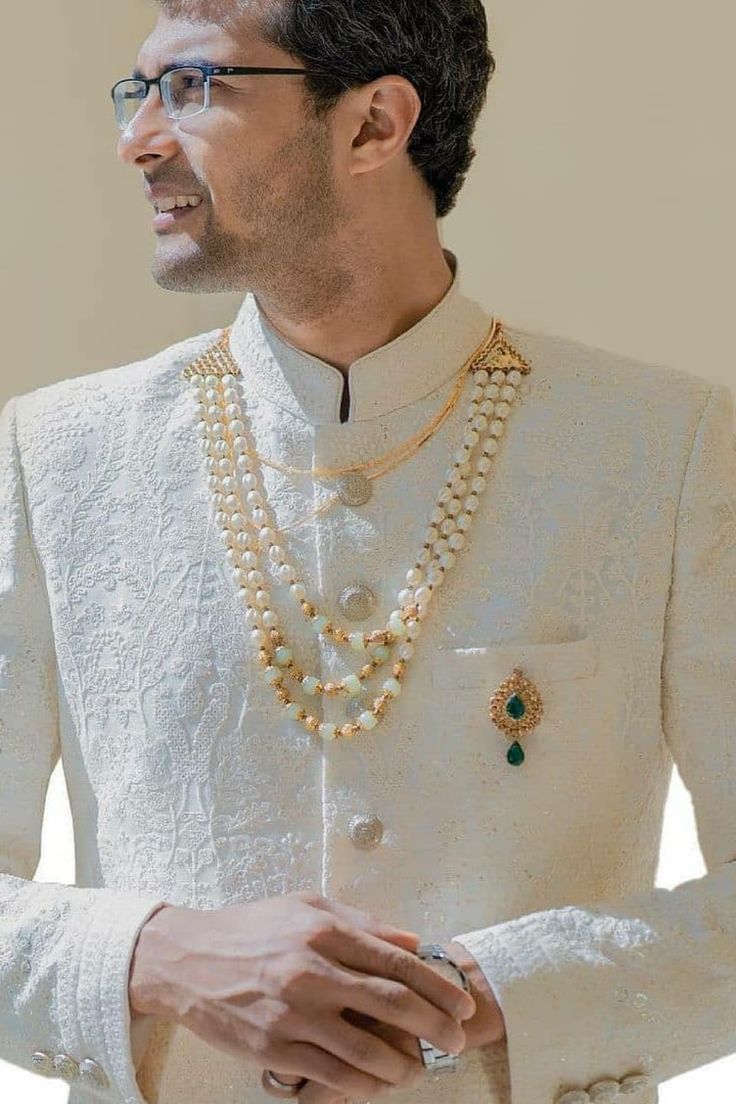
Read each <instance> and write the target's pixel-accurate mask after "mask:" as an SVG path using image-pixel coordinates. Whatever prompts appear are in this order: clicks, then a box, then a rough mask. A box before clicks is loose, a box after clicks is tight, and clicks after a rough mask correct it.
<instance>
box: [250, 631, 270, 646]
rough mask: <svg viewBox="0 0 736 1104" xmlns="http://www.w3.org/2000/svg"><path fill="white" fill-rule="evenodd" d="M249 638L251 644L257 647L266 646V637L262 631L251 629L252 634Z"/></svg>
mask: <svg viewBox="0 0 736 1104" xmlns="http://www.w3.org/2000/svg"><path fill="white" fill-rule="evenodd" d="M250 638H251V640H252V641H253V643H254V644H257V645H258V646H259V647H263V646H264V645H265V644H268V635H267V634H266V633H265V632H264V631H263V629H253V632H252V633H251V634H250Z"/></svg>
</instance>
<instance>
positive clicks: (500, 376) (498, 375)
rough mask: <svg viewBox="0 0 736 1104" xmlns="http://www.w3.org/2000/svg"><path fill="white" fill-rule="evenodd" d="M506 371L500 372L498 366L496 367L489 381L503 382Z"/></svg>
mask: <svg viewBox="0 0 736 1104" xmlns="http://www.w3.org/2000/svg"><path fill="white" fill-rule="evenodd" d="M505 382H506V373H505V372H502V371H501V369H500V368H497V369H496V371H495V372H493V374H492V375H491V383H505Z"/></svg>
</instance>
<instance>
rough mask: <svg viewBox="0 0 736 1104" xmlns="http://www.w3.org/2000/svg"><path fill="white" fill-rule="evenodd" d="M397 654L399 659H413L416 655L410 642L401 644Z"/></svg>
mask: <svg viewBox="0 0 736 1104" xmlns="http://www.w3.org/2000/svg"><path fill="white" fill-rule="evenodd" d="M397 654H398V657H399V659H405V660H409V659H411V657H412V656H413V655H414V645H413V644H412V643H411V642H410V641H408V640H407V641H406V643H404V644H399V646H398V648H397Z"/></svg>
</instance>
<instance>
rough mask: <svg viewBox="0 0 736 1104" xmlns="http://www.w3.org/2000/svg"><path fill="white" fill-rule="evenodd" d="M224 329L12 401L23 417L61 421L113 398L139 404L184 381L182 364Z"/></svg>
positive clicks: (100, 407)
mask: <svg viewBox="0 0 736 1104" xmlns="http://www.w3.org/2000/svg"><path fill="white" fill-rule="evenodd" d="M222 332H223V330H222V328H217V329H214V330H207V331H205V332H203V333H199V334H195V335H194V336H192V337H187V338H184V339H183V340H181V341H177V342H175V343H174V344H172V345H168V346H167V347H166V348H164V349H161V350H159V351H158V352H156V353H153V354H152V355H150V356H147V357H144V358H142V359H140V360H136V361H131V362H130V363H127V364H120V365H115V366H113V367H110V368H104V369H101V370H100V371H98V372H90V373H88V374H87V375H83V376H74V377H71V378H69V379H63V380H58V381H57V382H55V383H50V384H46V385H45V386H43V387H37V388H35V389H34V390H32V391H27V392H24V393H22V394H18V395H16V396H14V397H13V398H12V399H11V400H10V402H9V404H8V405H9V406H12V407H13V408H14V409H15V411H16V413H17V417H18V420H19V422H25V423H27V422H28V421H29V420H30V419H33V420H35V421H37V420H38V419H41V420H46V419H47V418H49V417H50V418H53V419H55V420H57V421H58V419H59V418H60V417H61V415H62V414H63V413H64V412H68V414H69V415H70V416H73V415H74V414H75V413H76V415H78V416H79V415H81V416H84V415H89V416H91V415H93V414H94V412H95V411H98V410H99V411H104V409H105V407H108V406H109V404H110V403H111V402H112V403H115V404H117V403H121V402H127V403H133V404H135V402H136V401H137V400H138V398H150V397H151V396H152V395H160V396H161V397H162V398H164V397H165V396H168V395H169V394H170V393H171V392H172V391H173V390H174V389H176V388H180V387H181V371H182V369H183V368H184V367H185V366H186V365H187V364H189V363H190V362H191V361H192V360H194V359H195V358H196V357H197V356H199V355H200V353H202V352H203V351H204V350H205V349H206V348H207V347H208V346H209V345H211V344H213V343H214V342H215V341H216V340H217V339H218V337H220V335H221V334H222Z"/></svg>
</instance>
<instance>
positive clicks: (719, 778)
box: [453, 385, 736, 1104]
mask: <svg viewBox="0 0 736 1104" xmlns="http://www.w3.org/2000/svg"><path fill="white" fill-rule="evenodd" d="M734 445H735V441H734V400H733V397H732V395H731V392H730V391H729V389H728V388H727V387H724V386H721V385H715V386H713V387H712V388H711V389H710V392H709V394H708V398H707V401H706V404H705V407H704V409H703V412H702V415H701V417H700V421H699V423H698V426H697V431H696V433H695V436H694V438H693V445H692V449H691V452H690V456H689V460H688V465H687V470H686V472H685V476H684V481H683V484H682V490H681V496H680V503H679V508H678V514H677V526H676V533H675V541H674V552H673V561H672V580H671V589H670V593H669V598H668V604H667V610H666V616H665V628H664V652H663V660H662V681H661V692H662V727H663V733H664V737H665V739H666V741H667V745H668V747H669V750H670V752H671V755H672V759H673V760H674V762H675V763H676V764H677V768H678V771H679V773H680V776H681V778H682V780H683V783H684V785H685V786H686V788H687V790H688V791H689V793H690V796H691V798H692V802H693V808H694V812H695V820H696V827H697V832H698V839H699V843H700V848H701V851H702V854H703V860H704V864H705V867H706V871H707V872H706V874H705V875H704V876H703V877H701V878H696V879H692V880H690V881H686V882H683V883H681V884H680V885H678V886H675V887H674V888H673V889H664V888H654V889H651V890H646V891H641V892H636V893H631V894H629V895H626V896H624V897H618V898H616V899H614V900H604V901H603V902H601V901H600V900H599V901H597V902H595V903H590V904H586V903H583V904H574V905H570V906H565V907H559V908H553V909H549V910H544V911H539V912H533V913H529V914H527V915H524V916H519V917H514V918H512V919H510V920H507V921H505V922H503V923H499V924H496V925H495V926H493V927H490V928H484V929H479V930H476V931H471V932H466V933H464V934H462V935H457V936H454V937H453V938H454V939H455V940H457V941H458V942H460V943H462V944H463V946H465V947H466V948H467V950H469V951H470V953H471V954H472V955H473V956H474V957H475V958H476V959H477V960H478V963H479V965H480V967H481V969H482V971H483V973H484V975H485V976H486V977H487V978H488V981H489V984H490V985H491V987H492V988H493V990H494V992H495V994H496V998H497V1001H498V1004H499V1006H500V1008H501V1011H502V1013H503V1016H504V1019H505V1021H506V1041H507V1046H508V1054H509V1063H510V1077H511V1089H512V1099H513V1104H547V1102H552V1101H557V1102H560V1104H585V1102H587V1101H594V1102H595V1101H604V1100H605V1101H608V1100H613V1099H616V1100H619V1099H620V1100H623V1099H625V1098H628V1097H629V1095H631V1099H632V1101H633V1100H634V1099H636V1097H635V1095H634V1094H636V1093H638V1092H640V1091H641V1090H643V1089H647V1088H649V1090H650V1091H651V1090H653V1088H654V1086H655V1085H657V1084H659V1083H660V1082H663V1081H667V1080H668V1079H669V1078H672V1077H676V1076H678V1075H679V1074H682V1073H686V1072H687V1071H689V1070H692V1069H696V1068H698V1067H699V1066H702V1065H705V1064H706V1063H709V1062H713V1061H715V1060H717V1059H719V1058H723V1057H725V1056H727V1055H729V1054H732V1053H734V1052H736V816H734V810H736V452H735V451H734ZM618 1094H621V1095H618Z"/></svg>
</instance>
